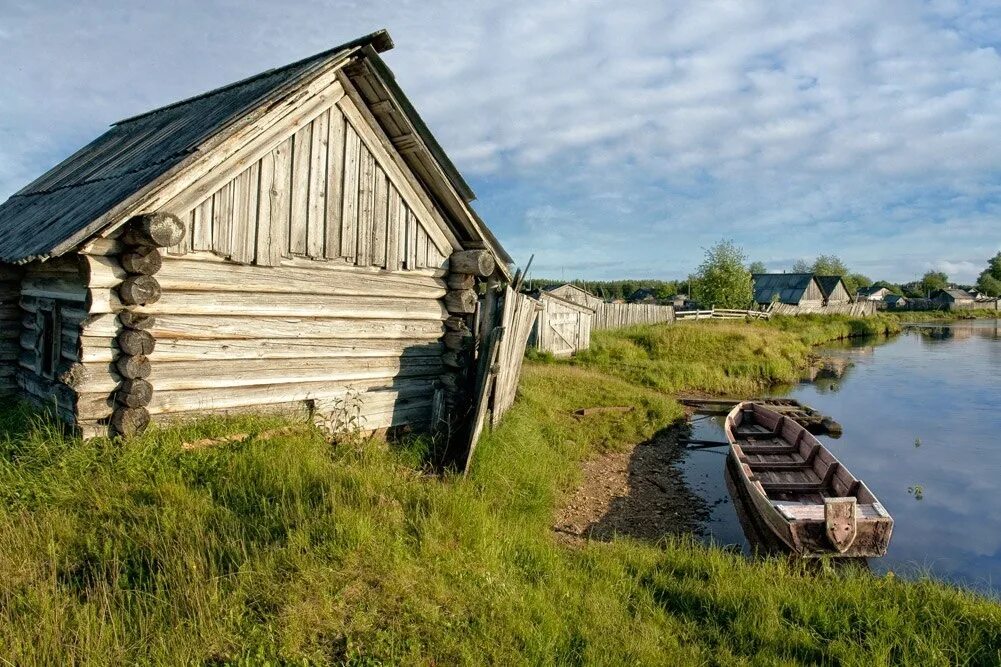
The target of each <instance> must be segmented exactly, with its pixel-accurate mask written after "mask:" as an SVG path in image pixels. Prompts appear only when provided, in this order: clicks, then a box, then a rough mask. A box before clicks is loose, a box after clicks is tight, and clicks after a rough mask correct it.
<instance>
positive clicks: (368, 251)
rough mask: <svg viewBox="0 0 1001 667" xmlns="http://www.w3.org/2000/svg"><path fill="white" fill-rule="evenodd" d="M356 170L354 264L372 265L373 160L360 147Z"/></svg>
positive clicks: (369, 154)
mask: <svg viewBox="0 0 1001 667" xmlns="http://www.w3.org/2000/svg"><path fill="white" fill-rule="evenodd" d="M360 155H361V158H360V160H359V170H358V234H357V236H358V254H357V256H356V259H355V263H356V264H358V265H359V266H368V265H370V264H371V263H372V218H373V216H374V215H375V207H374V203H375V199H374V195H375V188H374V186H375V177H374V173H375V158H373V157H372V154H371V153H369V152H368V150H367V149H366V148H365V147H364V146H362V147H361V151H360Z"/></svg>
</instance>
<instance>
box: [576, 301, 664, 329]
mask: <svg viewBox="0 0 1001 667" xmlns="http://www.w3.org/2000/svg"><path fill="white" fill-rule="evenodd" d="M673 321H674V306H661V305H659V304H654V303H603V304H601V305H599V306H598V308H597V310H595V313H594V323H593V324H592V326H591V328H592V329H595V330H601V329H621V328H623V327H630V326H633V325H634V324H662V323H668V322H673Z"/></svg>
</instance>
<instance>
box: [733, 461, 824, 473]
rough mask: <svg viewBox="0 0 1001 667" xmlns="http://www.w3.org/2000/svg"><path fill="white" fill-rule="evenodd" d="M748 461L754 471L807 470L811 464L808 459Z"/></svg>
mask: <svg viewBox="0 0 1001 667" xmlns="http://www.w3.org/2000/svg"><path fill="white" fill-rule="evenodd" d="M746 463H747V465H749V466H750V467H751V470H753V471H754V472H768V471H784V470H807V469H809V468H810V466H811V464H810V463H809V462H807V461H760V462H753V461H747V462H746Z"/></svg>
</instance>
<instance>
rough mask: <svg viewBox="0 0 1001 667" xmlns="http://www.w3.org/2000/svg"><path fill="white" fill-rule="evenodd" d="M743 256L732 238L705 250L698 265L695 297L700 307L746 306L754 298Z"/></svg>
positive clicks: (745, 259)
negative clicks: (703, 256)
mask: <svg viewBox="0 0 1001 667" xmlns="http://www.w3.org/2000/svg"><path fill="white" fill-rule="evenodd" d="M746 261H747V257H746V256H745V255H744V251H743V250H741V249H740V248H739V247H738V246H737V245H736V244H735V243H734V242H733V241H727V240H723V241H720V242H719V243H717V244H716V245H714V246H713V247H711V248H709V249H707V250H706V256H705V259H704V260H703V261H702V264H701V265H699V271H698V280H697V285H698V291H697V292H696V298H697V299H698V300H699V302H700V303H701V304H702V306H703V307H710V306H713V307H716V308H748V307H749V306H750V305H751V302H752V301H753V299H754V290H753V286H752V282H751V273H750V271H748V270H747V268H746V265H745V262H746Z"/></svg>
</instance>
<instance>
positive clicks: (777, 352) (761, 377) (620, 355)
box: [573, 315, 901, 395]
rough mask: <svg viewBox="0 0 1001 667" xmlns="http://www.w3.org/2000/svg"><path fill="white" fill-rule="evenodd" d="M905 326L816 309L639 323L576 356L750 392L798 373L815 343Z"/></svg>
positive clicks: (707, 387) (674, 385)
mask: <svg viewBox="0 0 1001 667" xmlns="http://www.w3.org/2000/svg"><path fill="white" fill-rule="evenodd" d="M900 329H901V324H900V322H899V321H898V320H897V319H896V318H893V317H870V318H864V319H860V318H850V317H845V316H819V315H809V316H799V317H776V318H773V319H772V320H769V321H755V322H732V321H726V320H710V321H708V322H706V321H703V322H684V323H679V324H677V325H675V326H670V327H650V326H642V327H633V328H630V329H623V330H617V331H598V332H594V333H593V334H592V338H591V349H590V350H588V351H587V352H582V353H580V354H579V355H577V357H575V358H574V361H573V363H575V364H579V365H582V366H586V367H590V368H595V369H599V370H601V371H602V372H604V373H607V374H610V375H615V376H616V377H620V378H623V379H625V380H628V381H629V382H632V383H635V384H640V385H642V386H646V387H651V388H654V389H657V390H659V391H662V392H667V393H675V392H681V391H703V392H710V393H717V394H744V395H747V394H749V393H753V392H755V391H759V390H761V389H764V388H766V387H769V386H771V385H774V384H785V383H791V382H795V381H796V380H798V379H799V377H800V375H801V371H802V369H803V368H804V367H805V366H806V365H808V363H809V358H810V355H811V350H812V348H813V347H814V346H816V345H820V344H822V343H827V342H831V341H835V340H839V339H844V338H850V337H856V336H872V335H886V334H891V333H896V332H898V331H900Z"/></svg>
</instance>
